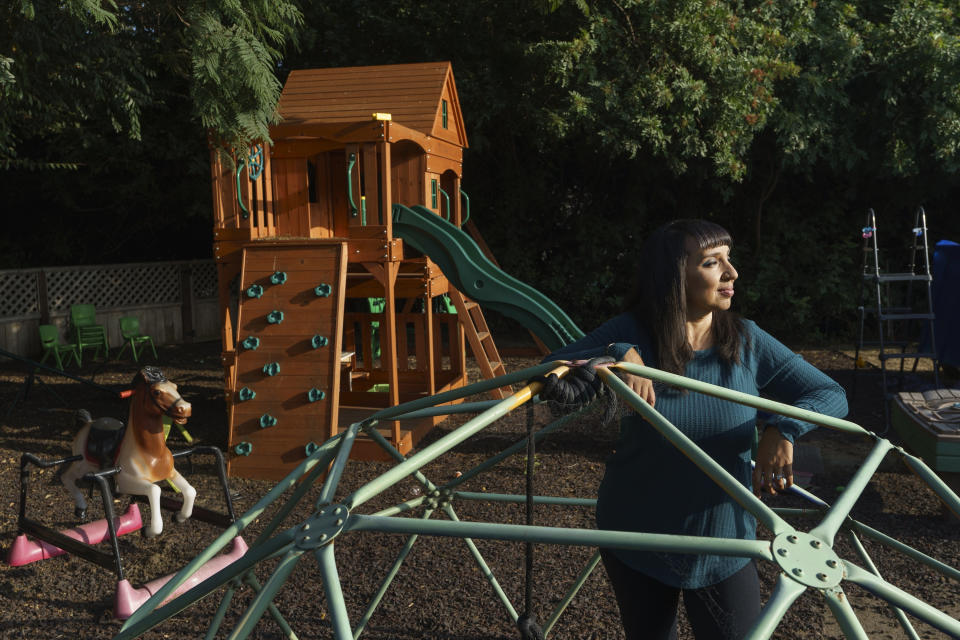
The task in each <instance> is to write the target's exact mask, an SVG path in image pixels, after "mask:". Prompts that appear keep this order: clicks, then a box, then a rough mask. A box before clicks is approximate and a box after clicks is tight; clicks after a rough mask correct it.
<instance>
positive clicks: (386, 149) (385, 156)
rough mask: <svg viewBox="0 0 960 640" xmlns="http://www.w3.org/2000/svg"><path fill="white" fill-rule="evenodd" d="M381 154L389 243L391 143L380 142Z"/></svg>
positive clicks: (381, 187) (391, 237)
mask: <svg viewBox="0 0 960 640" xmlns="http://www.w3.org/2000/svg"><path fill="white" fill-rule="evenodd" d="M377 149H378V150H379V152H380V199H381V200H382V201H383V223H384V224H385V225H386V226H387V241H388V242H389V241H390V240H393V192H392V186H391V184H390V162H391V160H390V143H389V142H378V143H377Z"/></svg>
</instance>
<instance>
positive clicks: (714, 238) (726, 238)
mask: <svg viewBox="0 0 960 640" xmlns="http://www.w3.org/2000/svg"><path fill="white" fill-rule="evenodd" d="M676 228H677V229H678V230H679V231H683V233H684V234H685V235H686V236H688V237H690V238H692V239H693V241H694V242H696V243H697V248H698V249H700V250H701V251H703V250H705V249H712V248H714V247H723V246H726V247H729V246H732V245H733V238H731V237H730V232H729V231H727V230H726V229H724V228H723V227H721V226H720V225H718V224H715V223H713V222H708V221H707V220H680V221H678V223H677V227H676Z"/></svg>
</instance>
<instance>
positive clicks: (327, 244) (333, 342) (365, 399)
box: [212, 62, 503, 479]
mask: <svg viewBox="0 0 960 640" xmlns="http://www.w3.org/2000/svg"><path fill="white" fill-rule="evenodd" d="M278 108H279V113H280V115H281V116H282V118H283V121H282V122H281V123H280V124H278V125H275V126H273V127H271V130H270V135H271V138H272V140H273V143H272V145H267V144H263V145H258V146H257V147H255V148H253V149H251V150H243V151H242V152H236V153H235V154H234V155H233V156H232V157H230V155H229V154H225V153H224V152H223V151H222V150H214V151H213V152H212V182H213V201H214V212H215V229H214V253H215V257H216V260H217V265H218V280H219V302H220V312H221V317H222V326H223V364H224V370H225V381H226V397H227V405H228V411H229V428H230V432H229V441H228V443H229V447H230V450H231V452H232V453H233V455H232V456H231V460H230V461H229V473H230V474H231V475H234V476H244V477H257V478H268V479H278V478H282V477H284V476H285V475H286V474H287V473H288V472H289V471H290V470H291V469H292V468H293V467H294V466H295V465H296V464H298V463H299V462H300V461H301V460H302V459H303V458H304V457H305V456H306V455H307V453H308V451H310V450H312V448H313V447H315V446H316V445H318V444H320V443H321V442H323V441H325V440H327V439H328V438H330V437H332V436H333V435H336V434H337V433H338V432H339V431H340V430H342V429H344V428H346V427H347V426H349V424H350V423H351V422H354V421H356V420H359V419H362V418H363V417H366V416H367V415H369V414H370V413H371V410H376V409H379V408H383V407H387V406H393V405H396V404H398V403H400V402H404V401H408V400H411V399H415V398H418V397H421V396H426V395H432V394H435V393H439V392H441V391H444V390H447V389H451V388H455V387H460V386H463V385H464V384H465V383H466V381H467V375H466V368H465V364H466V358H465V348H466V344H467V342H469V343H470V344H471V350H472V351H473V353H474V355H475V356H476V359H477V363H478V365H479V366H480V369H481V372H482V373H483V374H484V375H485V376H486V377H492V376H494V375H499V374H502V373H503V367H502V365H501V364H500V358H499V356H498V354H497V351H496V347H495V345H494V344H493V340H492V339H491V337H490V334H489V330H488V329H487V327H486V324H485V322H484V319H483V314H482V312H481V310H480V308H479V306H478V305H476V303H474V302H472V301H471V300H469V299H467V298H465V297H464V296H463V295H462V294H461V293H460V292H459V291H457V290H456V289H455V288H454V287H452V286H451V285H450V283H449V281H448V280H447V278H446V277H444V274H443V273H441V271H440V269H439V268H437V265H436V264H434V263H433V262H431V260H430V259H429V258H427V257H426V256H424V255H420V254H419V253H418V252H416V251H413V250H411V249H410V248H409V247H405V246H404V243H403V241H402V240H401V239H400V238H398V237H396V236H395V235H394V233H393V226H392V221H391V208H392V207H393V205H394V204H402V205H406V206H414V205H422V206H424V207H427V208H428V209H430V210H431V211H433V212H435V213H436V214H437V215H438V216H442V217H444V218H445V219H447V220H449V221H450V222H452V223H453V224H455V225H457V226H459V225H461V224H462V222H463V221H464V219H465V218H466V217H468V215H469V213H468V212H469V198H468V197H467V196H466V194H463V192H462V191H461V188H460V187H461V178H462V166H463V165H462V160H463V150H464V149H465V148H466V146H467V137H466V133H465V128H464V122H463V117H462V114H461V111H460V104H459V101H458V99H457V89H456V84H455V83H454V79H453V71H452V69H451V66H450V63H449V62H436V63H424V64H403V65H388V66H374V67H351V68H335V69H311V70H303V71H293V72H291V74H290V76H289V78H288V79H287V82H286V85H285V86H284V89H283V93H282V95H281V98H280V103H279V107H278ZM444 296H448V298H449V300H450V301H452V303H453V305H454V307H455V309H456V313H450V312H448V309H449V305H447V304H446V299H445V298H444ZM371 300H376V301H377V302H378V303H379V304H371V303H370V301H371ZM433 424H434V422H433V419H426V420H425V421H423V422H421V423H419V425H416V426H411V425H410V424H409V423H407V422H404V423H403V427H401V425H400V423H399V422H393V423H388V424H384V425H381V426H382V429H381V433H382V434H383V435H384V436H386V437H387V438H388V439H389V440H390V441H391V442H392V443H393V445H394V446H395V447H396V448H397V449H399V450H400V451H401V452H406V451H408V450H409V449H410V448H411V447H412V446H413V445H414V444H415V443H416V441H417V439H418V438H419V437H420V436H421V435H422V434H423V433H425V432H426V430H428V429H429V428H430V427H432V426H433ZM353 451H354V456H355V457H361V458H362V457H367V456H372V455H374V454H376V455H377V456H382V455H383V454H382V453H380V452H379V447H366V446H364V443H363V442H358V445H357V446H355V447H354V449H353Z"/></svg>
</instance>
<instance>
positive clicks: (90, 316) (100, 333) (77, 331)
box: [70, 304, 110, 358]
mask: <svg viewBox="0 0 960 640" xmlns="http://www.w3.org/2000/svg"><path fill="white" fill-rule="evenodd" d="M70 324H71V326H72V327H73V339H74V340H75V341H76V343H77V348H78V349H79V350H80V355H81V357H82V356H83V350H84V349H88V348H91V347H92V348H94V349H95V351H94V352H93V357H94V358H96V357H97V356H98V355H99V354H100V349H101V348H102V349H103V357H104V358H109V357H110V347H109V343H108V342H107V328H106V327H104V326H103V325H102V324H97V311H96V309H95V308H94V306H93V305H92V304H74V305H71V306H70Z"/></svg>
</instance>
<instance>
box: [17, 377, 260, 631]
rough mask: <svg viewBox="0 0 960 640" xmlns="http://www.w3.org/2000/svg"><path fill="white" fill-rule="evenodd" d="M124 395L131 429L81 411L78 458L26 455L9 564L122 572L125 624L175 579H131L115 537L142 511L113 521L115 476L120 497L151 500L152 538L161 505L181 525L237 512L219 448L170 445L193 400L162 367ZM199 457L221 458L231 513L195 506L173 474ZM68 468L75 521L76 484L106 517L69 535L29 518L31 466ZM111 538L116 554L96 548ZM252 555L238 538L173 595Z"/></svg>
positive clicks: (117, 612) (230, 518)
mask: <svg viewBox="0 0 960 640" xmlns="http://www.w3.org/2000/svg"><path fill="white" fill-rule="evenodd" d="M119 395H120V397H122V398H130V413H129V418H128V422H127V424H126V425H124V424H123V423H122V422H120V421H119V420H115V419H113V418H98V419H96V420H94V419H92V418H91V416H90V413H89V412H87V411H84V410H81V411H79V412H77V416H78V420H79V423H80V424H81V425H82V426H81V429H80V431H79V433H78V434H77V436H76V438H75V439H74V440H73V446H72V449H73V455H71V456H69V457H67V458H62V459H59V460H41V459H39V458H37V457H36V456H35V455H33V454H31V453H24V454H23V455H22V456H21V459H20V515H19V518H18V520H17V529H18V535H17V537H16V539H15V540H14V543H13V544H12V545H11V547H10V549H9V552H8V554H7V558H6V560H7V564H9V565H10V566H14V567H19V566H23V565H25V564H29V563H32V562H36V561H38V560H45V559H47V558H53V557H55V556H59V555H62V554H64V553H70V554H72V555H75V556H77V557H80V558H82V559H84V560H87V561H89V562H92V563H94V564H97V565H100V566H102V567H104V568H106V569H114V570H115V571H116V574H117V588H116V592H115V595H114V600H113V617H115V618H119V619H121V620H123V619H126V618H129V617H130V616H131V615H132V614H133V612H134V611H136V610H137V608H138V607H140V606H141V605H142V604H143V603H144V602H146V601H147V600H148V599H149V598H150V597H151V596H152V595H153V594H154V593H156V592H157V591H158V590H159V589H161V588H162V587H163V585H164V584H166V582H167V581H168V580H169V579H170V578H171V577H172V576H173V574H171V575H168V576H164V577H160V578H157V579H155V580H151V581H150V582H147V583H145V584H144V585H143V586H141V587H138V588H137V587H134V586H133V585H131V584H130V582H129V581H128V580H127V579H126V577H125V576H124V569H123V561H122V558H121V557H120V548H119V546H118V543H117V537H118V536H120V535H123V534H125V533H130V532H133V531H137V530H140V529H141V528H142V522H141V519H140V510H139V507H138V506H137V504H136V503H135V502H131V503H130V505H129V506H128V508H127V512H126V513H123V514H120V515H118V516H116V517H115V516H114V512H113V491H112V490H111V489H110V485H109V483H108V482H107V480H108V478H110V477H113V478H114V479H115V483H116V487H117V489H119V490H120V492H122V493H127V494H135V495H143V496H146V497H147V499H148V500H149V503H150V524H149V526H148V527H146V528H145V529H143V533H144V535H146V536H147V537H153V536H156V535H158V534H159V533H160V532H161V530H162V529H163V518H162V516H161V515H160V514H161V508H163V509H173V510H175V511H177V513H176V514H175V517H176V519H177V520H178V521H179V522H183V521H184V520H186V519H187V518H190V517H191V516H193V517H194V518H195V519H199V520H203V521H204V522H208V523H210V524H214V525H217V526H221V527H224V528H226V527H229V526H231V525H232V524H233V523H234V522H235V521H236V515H235V513H234V510H233V502H232V498H231V495H230V487H229V484H228V483H227V471H226V465H225V463H224V459H223V454H222V452H221V451H220V450H219V449H218V448H217V447H213V446H194V447H192V448H190V449H187V450H185V451H178V452H176V453H172V452H171V451H170V450H169V449H168V448H167V445H166V441H165V439H164V433H163V431H164V428H163V427H164V425H163V418H164V416H169V417H170V418H171V419H172V420H173V421H174V422H176V423H177V424H180V425H183V424H185V423H186V422H187V419H188V418H189V417H190V415H191V407H190V403H188V402H186V401H185V400H184V399H183V398H181V397H180V394H178V393H177V385H175V384H174V383H173V382H170V381H169V380H167V379H166V378H165V377H164V375H163V373H162V372H161V371H160V369H157V368H156V367H144V368H143V369H141V370H140V371H139V372H138V373H137V375H136V376H134V378H133V382H132V383H131V385H130V389H127V390H125V391H122V392H120V394H119ZM195 453H204V454H210V455H213V456H214V457H215V458H216V468H217V473H218V475H219V477H220V484H221V485H222V487H223V497H224V501H225V503H226V507H227V513H225V514H224V513H218V512H215V511H211V510H209V509H205V508H203V507H195V506H194V500H195V499H196V496H197V492H196V490H195V489H194V488H193V487H192V486H190V484H189V483H188V482H187V481H186V480H184V478H183V476H181V475H180V474H179V473H178V472H177V470H176V469H174V466H173V461H174V458H179V457H182V456H185V457H189V456H192V455H193V454H195ZM65 465H70V466H69V467H68V468H67V469H66V471H64V473H63V475H62V476H61V480H62V482H63V484H64V486H66V488H67V490H68V491H69V492H70V494H71V495H72V496H73V498H74V501H75V504H76V511H75V513H76V515H77V517H79V518H81V519H86V511H87V503H86V500H84V498H83V494H82V493H81V491H80V488H79V487H78V486H77V480H82V481H83V482H84V483H88V482H89V483H93V484H94V485H97V486H98V487H99V490H100V494H101V498H102V499H103V510H104V514H105V517H104V518H102V519H100V520H97V521H94V522H87V523H85V524H81V525H79V526H76V527H73V528H71V529H66V530H64V531H54V530H52V529H50V528H49V527H46V526H45V525H43V524H41V523H40V522H38V521H37V520H34V519H32V518H30V517H28V516H27V494H28V485H29V480H30V472H29V470H30V468H31V467H40V468H54V467H56V468H60V467H63V466H65ZM160 480H169V481H170V482H171V483H172V484H173V485H174V486H175V487H176V488H177V489H179V490H180V493H181V494H182V496H183V502H182V504H180V503H177V502H176V501H175V500H172V499H170V498H165V497H162V496H161V495H160V487H159V486H157V485H156V484H154V483H156V482H158V481H160ZM28 535H29V536H30V537H28ZM31 538H32V539H31ZM106 541H109V542H110V544H111V552H110V553H105V552H104V551H102V550H100V549H97V548H95V547H96V545H98V544H99V543H101V542H106ZM246 550H247V545H246V543H245V542H244V541H243V538H241V537H240V536H239V535H238V536H236V537H234V539H233V544H232V545H231V548H230V550H229V551H228V552H225V553H222V554H220V555H219V556H217V557H215V558H212V559H210V560H209V561H208V562H207V563H205V564H204V565H203V566H202V567H200V568H199V570H198V571H197V573H196V574H194V576H193V577H192V578H191V579H190V580H188V581H186V582H184V583H183V584H181V585H180V586H179V587H178V588H177V589H176V590H174V592H173V593H172V594H171V595H170V598H174V597H176V596H177V595H180V594H181V593H184V592H185V591H187V590H189V589H190V588H192V587H193V586H195V585H196V584H199V583H200V582H202V581H203V580H204V579H206V578H207V577H209V576H211V575H213V574H214V573H216V572H218V571H220V570H221V569H223V568H224V567H226V566H227V565H229V564H231V563H233V562H235V561H236V560H238V559H239V558H240V557H242V556H243V554H244V553H246Z"/></svg>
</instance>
